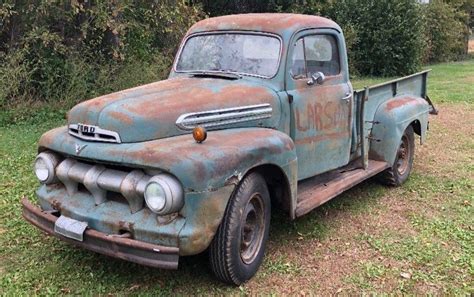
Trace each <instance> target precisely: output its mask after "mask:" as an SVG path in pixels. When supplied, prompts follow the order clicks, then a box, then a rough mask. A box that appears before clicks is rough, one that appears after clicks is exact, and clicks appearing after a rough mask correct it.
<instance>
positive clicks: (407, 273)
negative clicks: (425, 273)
mask: <svg viewBox="0 0 474 297" xmlns="http://www.w3.org/2000/svg"><path fill="white" fill-rule="evenodd" d="M400 276H401V277H403V278H405V279H411V273H410V272H402V273H400Z"/></svg>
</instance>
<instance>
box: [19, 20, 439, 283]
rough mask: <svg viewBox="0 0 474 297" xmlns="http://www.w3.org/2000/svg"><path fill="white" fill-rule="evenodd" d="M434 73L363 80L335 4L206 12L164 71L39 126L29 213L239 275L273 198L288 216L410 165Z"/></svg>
mask: <svg viewBox="0 0 474 297" xmlns="http://www.w3.org/2000/svg"><path fill="white" fill-rule="evenodd" d="M427 75H428V72H421V73H417V74H413V75H410V76H407V77H403V78H400V79H396V80H393V81H390V82H387V83H384V84H380V85H376V86H372V87H367V88H365V89H363V90H360V91H354V90H353V87H352V85H351V82H350V80H349V70H348V62H347V54H346V46H345V41H344V36H343V32H342V30H341V28H340V27H339V26H338V25H337V24H336V23H335V22H333V21H331V20H328V19H326V18H322V17H316V16H307V15H297V14H246V15H230V16H223V17H217V18H210V19H205V20H203V21H200V22H198V23H197V24H195V25H194V26H193V27H191V29H190V30H189V31H188V33H187V34H186V36H185V37H184V39H183V42H182V43H181V46H180V47H179V50H178V53H177V55H176V59H175V61H174V64H173V67H172V70H171V73H170V75H169V78H168V79H166V80H164V81H159V82H154V83H151V84H147V85H144V86H139V87H136V88H132V89H128V90H124V91H121V92H117V93H113V94H109V95H105V96H101V97H98V98H95V99H92V100H89V101H85V102H82V103H80V104H78V105H76V106H75V107H74V108H72V109H71V110H70V111H69V112H68V115H67V125H66V126H63V127H59V128H56V129H53V130H51V131H49V132H46V133H45V134H44V135H42V137H41V139H40V140H39V144H38V155H37V157H36V159H35V164H34V170H35V173H36V176H37V178H38V179H39V182H40V183H41V186H40V187H39V189H38V190H37V196H38V204H39V205H36V204H34V203H32V202H30V201H29V200H27V199H26V198H25V199H23V201H22V204H23V216H24V218H25V219H26V220H27V221H29V222H30V223H32V224H33V225H35V226H36V227H38V228H39V229H41V230H43V231H45V232H46V233H48V234H50V235H54V236H56V237H58V238H59V239H61V240H64V241H66V242H69V243H72V244H74V245H77V246H79V247H82V248H85V249H89V250H92V251H94V252H98V253H101V254H105V255H108V256H112V257H116V258H120V259H124V260H128V261H131V262H135V263H139V264H142V265H147V266H152V267H158V268H168V269H176V268H177V267H178V261H179V258H180V257H182V256H188V255H195V254H199V253H202V252H204V251H207V252H208V255H209V262H210V268H211V270H212V271H213V272H214V273H215V275H216V276H217V278H218V279H220V280H222V281H224V282H227V283H230V284H236V285H238V284H241V283H243V282H245V281H247V280H248V279H250V278H251V277H252V276H253V275H254V274H255V273H256V272H257V270H258V268H259V266H260V264H261V263H262V259H263V256H264V250H265V245H266V242H267V239H268V235H269V227H270V216H271V210H272V208H273V209H280V210H281V211H283V213H286V214H287V215H288V218H289V219H290V220H292V219H296V218H298V217H300V216H303V215H304V214H307V213H309V212H310V211H311V210H312V209H314V208H316V207H318V206H320V205H321V204H323V203H325V202H327V201H329V200H330V199H332V198H334V197H336V196H337V195H339V194H340V193H342V192H344V191H346V190H348V189H349V188H351V187H353V186H355V185H357V184H358V183H360V182H362V181H364V180H366V179H368V178H370V177H374V176H377V178H378V180H380V181H382V182H383V183H385V184H388V185H391V186H398V185H401V184H402V183H403V182H405V181H406V180H407V178H408V176H409V174H410V171H411V170H412V164H413V155H414V148H415V138H414V137H415V135H414V134H418V135H419V136H420V138H421V143H423V141H425V138H426V133H427V129H428V116H429V113H434V112H435V111H436V110H435V108H434V106H433V105H432V104H431V102H430V100H429V98H428V96H427ZM45 248H46V247H45Z"/></svg>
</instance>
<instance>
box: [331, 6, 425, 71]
mask: <svg viewBox="0 0 474 297" xmlns="http://www.w3.org/2000/svg"><path fill="white" fill-rule="evenodd" d="M326 13H327V14H328V15H329V16H330V17H331V18H332V19H334V20H335V21H336V22H338V23H339V24H340V25H341V26H342V27H343V28H347V27H349V28H353V30H354V31H355V33H356V38H355V40H354V42H353V44H352V45H351V49H352V53H351V55H350V57H351V58H352V64H353V66H354V67H355V68H356V69H357V70H358V71H359V72H360V73H361V74H363V75H382V76H395V75H405V74H409V73H412V72H415V71H417V70H418V69H419V67H420V62H421V55H422V49H423V38H422V19H421V18H420V17H419V16H420V8H419V5H418V4H417V3H416V2H415V1H413V0H377V1H375V0H339V1H336V2H334V4H333V5H332V6H331V7H330V8H329V9H328V10H327V12H326Z"/></svg>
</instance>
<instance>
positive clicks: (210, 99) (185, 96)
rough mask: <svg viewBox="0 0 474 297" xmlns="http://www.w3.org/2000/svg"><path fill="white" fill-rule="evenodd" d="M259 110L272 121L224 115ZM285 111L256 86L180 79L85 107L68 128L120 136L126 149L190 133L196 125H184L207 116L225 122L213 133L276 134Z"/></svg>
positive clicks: (267, 89)
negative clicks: (262, 130)
mask: <svg viewBox="0 0 474 297" xmlns="http://www.w3.org/2000/svg"><path fill="white" fill-rule="evenodd" d="M255 106H257V107H261V108H264V110H265V111H266V116H257V117H255V116H254V117H252V111H250V113H248V115H249V116H248V117H247V118H243V119H240V120H239V121H235V120H232V118H231V119H230V120H229V119H227V118H226V116H225V115H224V116H222V115H221V114H220V111H222V110H224V114H225V113H226V112H227V113H231V114H233V115H234V116H235V112H239V111H240V110H242V109H243V110H244V111H246V110H247V112H248V110H249V109H248V108H249V107H250V108H252V107H255ZM280 108H281V107H280V101H279V99H278V95H277V93H276V92H275V91H274V90H272V89H271V88H270V87H268V86H265V85H263V84H260V83H258V82H255V81H250V80H246V79H239V80H228V79H221V78H203V77H180V78H173V79H168V80H164V81H160V82H156V83H151V84H148V85H144V86H140V87H136V88H133V89H128V90H124V91H121V92H117V93H113V94H109V95H105V96H102V97H98V98H95V99H91V100H88V101H85V102H82V103H80V104H78V105H76V106H75V107H74V108H72V109H71V111H70V112H69V113H68V124H70V125H71V124H72V125H74V124H86V125H93V126H97V127H99V128H101V129H105V130H109V131H113V132H117V133H118V134H119V136H120V139H121V142H125V143H127V142H142V141H148V140H153V139H161V138H167V137H172V136H176V135H181V134H186V133H190V129H192V125H190V124H187V125H183V124H181V125H180V124H179V123H177V121H178V119H180V118H181V120H183V117H184V119H185V120H186V119H188V120H190V121H191V122H192V121H195V120H196V119H199V118H200V117H201V116H202V115H205V116H207V117H209V116H210V118H208V119H211V121H212V119H214V118H216V117H215V116H217V118H216V119H221V120H222V119H224V121H221V122H220V123H214V124H212V123H211V124H210V125H209V126H210V127H209V129H225V128H236V127H257V126H258V127H269V128H276V127H277V126H278V123H279V119H280V118H279V116H280ZM250 110H251V109H250ZM209 112H211V113H209ZM257 113H258V112H257ZM226 119H227V120H226Z"/></svg>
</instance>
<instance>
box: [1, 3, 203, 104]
mask: <svg viewBox="0 0 474 297" xmlns="http://www.w3.org/2000/svg"><path fill="white" fill-rule="evenodd" d="M10 2H11V3H10ZM203 16H204V13H203V12H202V10H201V8H200V6H198V5H196V6H189V5H187V4H186V2H185V1H184V0H177V1H132V0H126V1H116V0H113V1H82V0H78V1H70V2H69V1H66V2H63V1H38V2H36V1H33V2H32V3H31V2H29V1H27V2H24V1H9V3H4V4H0V25H1V28H0V104H1V106H2V108H6V107H8V106H9V105H11V104H12V103H15V102H16V103H18V102H25V101H31V100H34V101H43V102H51V103H54V102H59V101H60V102H66V103H68V104H73V103H75V102H78V101H81V100H84V99H87V98H90V97H94V96H98V95H100V94H103V93H108V92H112V91H115V90H118V89H123V88H127V87H132V86H135V85H138V84H143V83H147V82H150V81H152V80H157V79H161V78H164V77H166V75H167V72H168V71H169V69H170V65H171V62H172V56H173V54H174V51H175V50H176V48H177V46H178V44H179V41H180V40H181V38H182V36H183V35H184V34H185V32H186V30H187V29H188V28H189V27H190V26H191V25H192V24H193V23H195V22H196V21H197V20H199V19H201V18H202V17H203Z"/></svg>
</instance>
